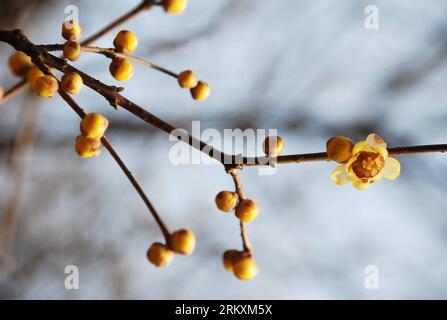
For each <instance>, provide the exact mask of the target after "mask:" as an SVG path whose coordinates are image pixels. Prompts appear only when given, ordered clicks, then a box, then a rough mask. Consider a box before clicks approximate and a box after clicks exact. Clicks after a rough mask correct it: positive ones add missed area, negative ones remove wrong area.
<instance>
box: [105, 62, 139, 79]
mask: <svg viewBox="0 0 447 320" xmlns="http://www.w3.org/2000/svg"><path fill="white" fill-rule="evenodd" d="M109 70H110V73H111V74H112V76H113V77H114V78H115V79H116V80H118V81H126V80H129V79H130V78H132V76H133V66H132V63H131V62H130V61H129V60H127V59H122V58H114V59H113V60H112V63H110V66H109Z"/></svg>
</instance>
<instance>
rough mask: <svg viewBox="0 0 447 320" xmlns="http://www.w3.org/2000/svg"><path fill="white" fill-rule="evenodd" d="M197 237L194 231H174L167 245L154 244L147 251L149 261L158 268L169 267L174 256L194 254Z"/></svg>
mask: <svg viewBox="0 0 447 320" xmlns="http://www.w3.org/2000/svg"><path fill="white" fill-rule="evenodd" d="M195 246H196V236H195V235H194V233H193V232H192V231H189V230H186V229H180V230H177V231H174V232H173V233H172V234H171V235H170V237H169V241H168V243H167V244H163V243H160V242H155V243H153V244H152V245H151V246H150V247H149V249H148V250H147V259H148V260H149V262H150V263H152V264H153V265H155V266H156V267H160V268H161V267H167V266H168V265H169V264H171V261H172V259H173V258H174V254H175V253H177V254H181V255H185V256H189V255H191V254H192V253H193V252H194V248H195Z"/></svg>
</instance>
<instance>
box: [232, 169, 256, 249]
mask: <svg viewBox="0 0 447 320" xmlns="http://www.w3.org/2000/svg"><path fill="white" fill-rule="evenodd" d="M228 173H229V174H230V175H231V177H232V178H233V182H234V186H235V188H236V193H237V194H238V196H239V198H240V199H246V197H245V192H244V188H243V186H242V182H241V178H240V176H239V172H238V171H237V170H236V169H230V170H228ZM239 225H240V228H241V238H242V246H243V247H244V252H246V253H247V255H248V256H252V255H253V249H252V247H251V244H250V241H249V240H248V236H247V230H246V228H245V223H243V222H242V221H240V222H239Z"/></svg>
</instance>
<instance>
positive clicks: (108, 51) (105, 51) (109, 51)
mask: <svg viewBox="0 0 447 320" xmlns="http://www.w3.org/2000/svg"><path fill="white" fill-rule="evenodd" d="M36 47H39V48H42V49H44V50H46V51H47V52H52V51H61V50H63V48H64V45H63V44H46V45H38V46H36ZM81 51H83V52H90V53H98V54H102V55H103V56H106V57H107V58H111V59H113V58H122V59H129V60H132V61H135V62H137V63H139V64H141V65H143V66H146V67H149V68H152V69H155V70H157V71H160V72H162V73H164V74H167V75H168V76H171V77H173V78H176V79H177V78H178V74H177V73H175V72H173V71H171V70H169V69H166V68H163V67H161V66H159V65H156V64H155V63H152V62H150V61H147V60H144V59H141V58H138V57H136V56H131V55H128V54H124V53H121V52H116V51H115V49H113V48H100V47H91V46H81Z"/></svg>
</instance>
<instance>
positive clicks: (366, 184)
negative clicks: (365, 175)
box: [352, 180, 369, 190]
mask: <svg viewBox="0 0 447 320" xmlns="http://www.w3.org/2000/svg"><path fill="white" fill-rule="evenodd" d="M352 185H353V186H354V188H356V189H357V190H365V189H367V188H368V187H369V182H362V181H361V180H358V181H354V182H353V183H352Z"/></svg>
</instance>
